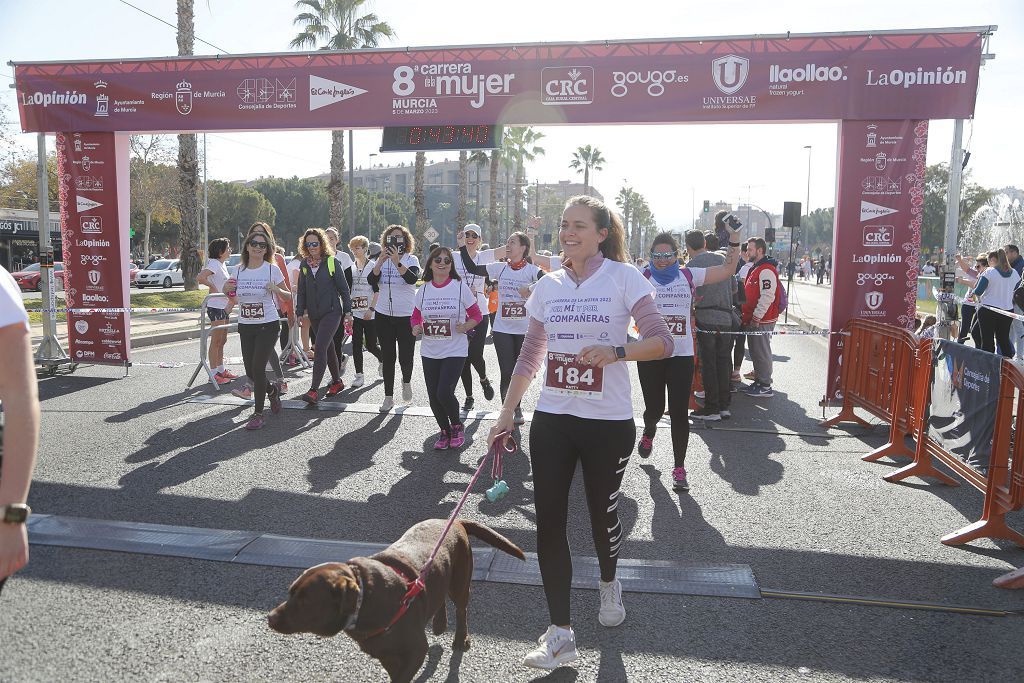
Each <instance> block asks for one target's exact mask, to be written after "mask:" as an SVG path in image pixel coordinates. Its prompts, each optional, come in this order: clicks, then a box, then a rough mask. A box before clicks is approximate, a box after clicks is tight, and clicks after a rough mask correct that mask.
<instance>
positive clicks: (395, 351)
mask: <svg viewBox="0 0 1024 683" xmlns="http://www.w3.org/2000/svg"><path fill="white" fill-rule="evenodd" d="M375 318H376V323H377V339H378V340H379V341H380V360H381V362H382V363H383V364H384V395H385V396H394V395H395V360H396V359H397V360H398V363H399V365H401V366H402V382H404V383H406V384H408V383H409V382H411V381H412V362H413V355H414V354H415V352H416V337H414V336H412V326H411V325H410V324H409V316H391V315H384V314H383V313H379V312H378V313H377V315H376V316H375Z"/></svg>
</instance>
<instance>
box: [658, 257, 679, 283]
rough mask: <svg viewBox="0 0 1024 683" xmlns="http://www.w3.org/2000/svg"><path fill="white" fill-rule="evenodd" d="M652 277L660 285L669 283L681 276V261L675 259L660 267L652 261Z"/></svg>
mask: <svg viewBox="0 0 1024 683" xmlns="http://www.w3.org/2000/svg"><path fill="white" fill-rule="evenodd" d="M651 277H652V278H654V280H655V282H657V283H658V284H659V285H667V284H669V283H670V282H672V281H673V280H675V279H676V278H678V277H679V261H673V262H672V263H670V264H668V265H667V266H665V267H664V268H658V267H657V266H656V265H654V261H651Z"/></svg>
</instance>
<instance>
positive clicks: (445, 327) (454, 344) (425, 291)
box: [410, 247, 483, 450]
mask: <svg viewBox="0 0 1024 683" xmlns="http://www.w3.org/2000/svg"><path fill="white" fill-rule="evenodd" d="M423 282H424V284H423V285H422V286H421V287H420V288H419V291H418V292H417V293H416V306H415V308H413V311H412V318H411V320H410V323H411V324H412V333H413V334H414V335H415V336H417V337H418V336H419V335H420V334H422V335H423V341H422V342H420V356H421V358H422V361H423V379H424V380H426V384H427V396H428V397H429V399H430V410H431V411H432V412H433V413H434V419H436V420H437V424H438V426H439V427H440V428H441V434H440V436H439V437H438V439H437V441H436V442H435V443H434V449H435V450H444V449H446V448H449V447H451V448H459V447H461V446H462V444H463V443H465V440H466V433H465V428H464V427H463V426H462V420H461V419H460V417H459V402H458V401H457V400H456V399H455V385H456V384H457V383H458V381H459V376H460V375H461V374H462V367H463V366H464V365H465V363H466V354H468V353H469V339H468V337H467V336H466V333H467V332H469V331H470V330H472V329H473V328H474V327H476V326H477V325H478V324H479V323H480V321H481V320H483V313H481V311H480V306H479V305H478V304H477V301H476V296H475V295H474V294H473V292H472V291H471V290H470V289H469V287H467V286H466V284H465V283H464V282H463V281H462V279H461V278H460V277H459V274H458V272H456V270H455V264H454V258H453V257H452V252H451V250H450V249H448V247H438V248H436V249H434V250H433V251H432V252H430V256H429V257H428V259H427V266H426V268H425V269H424V271H423Z"/></svg>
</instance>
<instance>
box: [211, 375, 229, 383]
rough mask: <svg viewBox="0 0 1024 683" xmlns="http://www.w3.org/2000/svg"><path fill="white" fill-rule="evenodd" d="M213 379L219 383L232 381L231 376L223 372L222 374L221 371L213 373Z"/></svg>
mask: <svg viewBox="0 0 1024 683" xmlns="http://www.w3.org/2000/svg"><path fill="white" fill-rule="evenodd" d="M213 379H214V380H215V381H216V382H217V384H221V385H223V384H229V383H230V382H231V378H230V377H225V376H224V375H223V374H221V373H219V372H215V373H213Z"/></svg>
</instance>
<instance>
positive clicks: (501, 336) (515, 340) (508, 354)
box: [492, 332, 526, 401]
mask: <svg viewBox="0 0 1024 683" xmlns="http://www.w3.org/2000/svg"><path fill="white" fill-rule="evenodd" d="M492 338H493V339H494V351H495V353H497V354H498V369H499V371H500V372H501V400H502V401H504V400H505V393H506V392H507V391H508V385H509V382H511V381H512V371H513V370H515V369H516V361H517V360H519V352H520V351H521V350H522V348H523V340H524V339H526V335H525V334H509V333H508V332H495V333H494V334H493V335H492Z"/></svg>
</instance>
